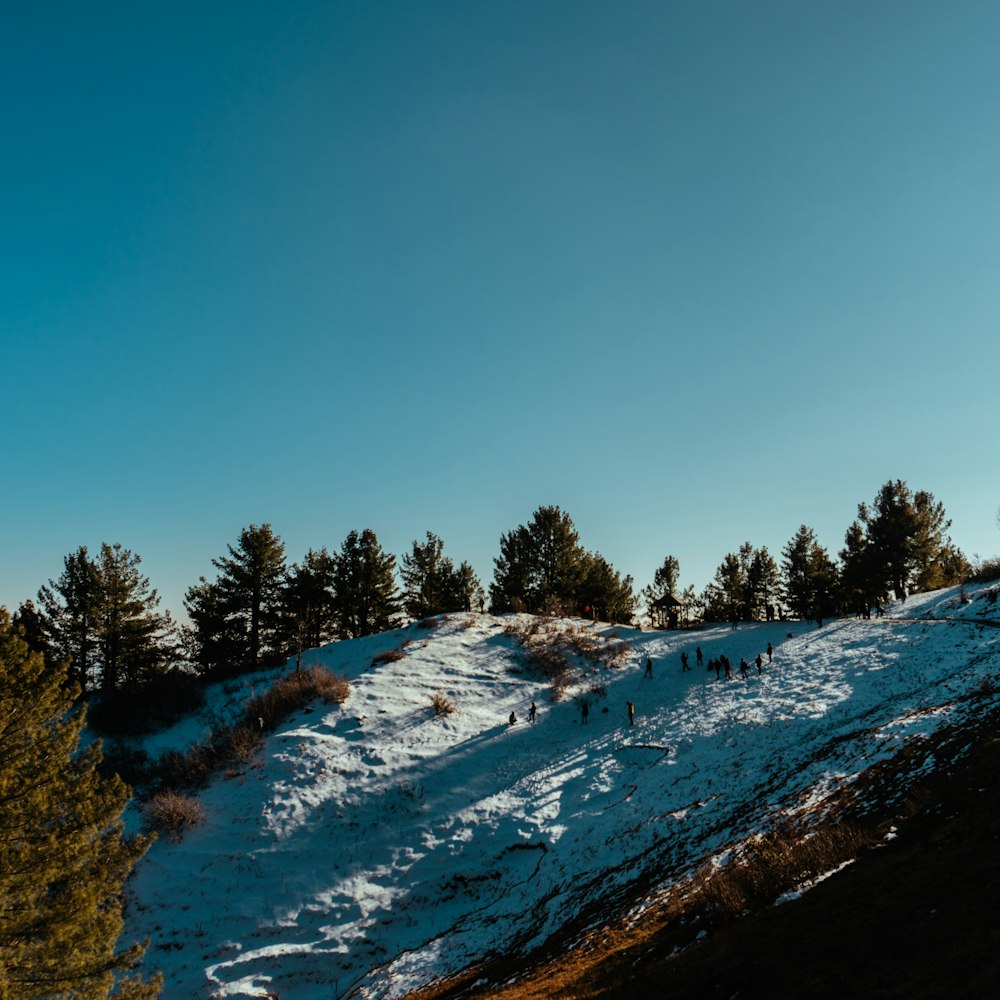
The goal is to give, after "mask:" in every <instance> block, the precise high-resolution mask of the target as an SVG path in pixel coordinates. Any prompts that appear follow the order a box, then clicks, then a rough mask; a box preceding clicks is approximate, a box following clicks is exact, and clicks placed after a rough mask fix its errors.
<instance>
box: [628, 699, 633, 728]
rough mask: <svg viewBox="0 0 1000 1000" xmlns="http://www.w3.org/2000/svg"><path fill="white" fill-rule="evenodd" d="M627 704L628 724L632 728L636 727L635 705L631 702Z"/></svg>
mask: <svg viewBox="0 0 1000 1000" xmlns="http://www.w3.org/2000/svg"><path fill="white" fill-rule="evenodd" d="M626 704H627V705H628V724H629V725H630V726H634V725H635V705H633V704H632V702H630V701H629V702H626Z"/></svg>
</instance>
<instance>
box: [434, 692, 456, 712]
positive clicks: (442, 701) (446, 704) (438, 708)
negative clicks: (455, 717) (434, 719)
mask: <svg viewBox="0 0 1000 1000" xmlns="http://www.w3.org/2000/svg"><path fill="white" fill-rule="evenodd" d="M431 705H432V706H433V708H434V714H435V715H451V714H452V713H453V712H454V711H455V706H454V705H453V704H452V703H451V702H450V701H449V700H448V697H447V695H445V694H444V693H443V692H441V691H435V692H434V696H433V697H432V698H431Z"/></svg>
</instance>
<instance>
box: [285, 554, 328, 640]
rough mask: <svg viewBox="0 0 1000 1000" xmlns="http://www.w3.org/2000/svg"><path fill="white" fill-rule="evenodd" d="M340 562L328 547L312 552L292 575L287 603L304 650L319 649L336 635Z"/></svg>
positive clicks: (288, 580)
mask: <svg viewBox="0 0 1000 1000" xmlns="http://www.w3.org/2000/svg"><path fill="white" fill-rule="evenodd" d="M335 569H336V559H335V558H334V557H333V556H332V555H330V553H329V552H327V550H326V548H325V547H324V548H322V549H320V550H319V551H318V552H317V551H315V550H314V549H310V550H309V551H308V552H307V553H306V557H305V559H304V560H303V561H302V563H301V564H299V563H295V564H294V565H293V566H292V568H291V570H290V571H289V573H288V579H287V581H286V583H285V588H284V594H283V598H282V599H283V602H284V608H285V616H286V617H287V619H288V620H289V621H290V622H291V623H293V625H294V630H295V635H296V643H297V645H298V646H299V648H300V649H302V648H309V647H312V648H315V647H317V646H321V645H323V643H325V642H329V641H330V640H331V639H333V638H334V636H335V635H336V615H335V612H334V594H333V582H334V571H335Z"/></svg>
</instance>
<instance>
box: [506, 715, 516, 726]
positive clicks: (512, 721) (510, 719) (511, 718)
mask: <svg viewBox="0 0 1000 1000" xmlns="http://www.w3.org/2000/svg"><path fill="white" fill-rule="evenodd" d="M507 721H508V722H509V723H510V724H511V725H512V726H513V725H514V723H515V722H517V716H516V715H515V714H514V713H513V712H511V713H510V718H509V719H508V720H507Z"/></svg>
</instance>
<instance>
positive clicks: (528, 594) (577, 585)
mask: <svg viewBox="0 0 1000 1000" xmlns="http://www.w3.org/2000/svg"><path fill="white" fill-rule="evenodd" d="M585 555H586V552H585V550H584V549H583V547H582V546H581V545H580V538H579V535H578V534H577V531H576V528H574V526H573V521H572V518H570V516H569V514H566V513H564V512H563V511H561V510H560V509H559V508H558V507H539V508H538V509H537V510H536V511H535V513H534V514H533V515H532V518H531V522H530V523H529V524H528V525H519V526H518V527H517V528H515V529H514V530H513V531H511V532H508V533H507V534H504V535H501V536H500V555H499V556H498V557H497V558H496V559H494V572H493V583H492V584H491V585H490V604H491V607H492V608H493V610H494V611H509V610H511V609H512V608H513V607H514V606H515V604H518V605H520V606H522V607H523V608H524V610H526V611H531V612H533V613H535V614H538V613H540V612H554V613H573V612H576V611H578V610H579V608H578V607H577V605H578V604H579V602H580V597H581V594H580V589H581V584H582V583H583V578H584V572H585V565H584V557H585Z"/></svg>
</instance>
